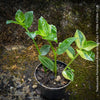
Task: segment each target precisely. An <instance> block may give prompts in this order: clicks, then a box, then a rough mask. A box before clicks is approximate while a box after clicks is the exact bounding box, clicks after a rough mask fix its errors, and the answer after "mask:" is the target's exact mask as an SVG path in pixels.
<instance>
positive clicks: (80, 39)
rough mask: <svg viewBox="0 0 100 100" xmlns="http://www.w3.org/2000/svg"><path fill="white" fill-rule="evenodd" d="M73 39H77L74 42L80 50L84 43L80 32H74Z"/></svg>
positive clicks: (84, 39) (83, 37)
mask: <svg viewBox="0 0 100 100" xmlns="http://www.w3.org/2000/svg"><path fill="white" fill-rule="evenodd" d="M75 37H76V38H77V40H75V42H76V45H77V46H78V48H80V49H82V48H83V44H84V42H85V41H86V38H85V35H84V34H83V33H82V32H81V31H79V30H76V32H75Z"/></svg>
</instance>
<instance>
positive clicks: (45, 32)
mask: <svg viewBox="0 0 100 100" xmlns="http://www.w3.org/2000/svg"><path fill="white" fill-rule="evenodd" d="M32 22H33V11H28V12H26V13H24V14H23V12H22V11H21V10H18V11H17V12H16V14H15V21H13V20H7V21H6V24H10V23H15V24H19V25H21V26H22V27H23V28H25V30H26V32H25V33H26V34H27V35H28V36H29V37H30V38H31V39H32V40H33V43H34V44H35V46H36V49H37V51H38V53H39V55H38V58H39V60H40V62H41V63H42V64H43V68H44V71H45V72H46V71H47V70H46V68H47V69H49V70H51V71H52V72H53V73H55V76H56V75H57V63H56V60H57V55H60V54H63V53H64V52H66V53H67V54H68V56H69V58H70V59H71V61H70V62H69V63H68V65H67V66H66V67H65V69H64V70H63V71H62V75H63V76H64V78H66V79H68V80H71V81H73V79H74V73H73V72H74V70H73V69H71V68H70V67H69V66H70V64H71V63H72V62H73V61H74V60H75V59H76V58H77V56H78V55H80V56H81V57H82V58H83V59H86V60H89V61H94V59H95V54H94V53H93V52H92V51H91V50H92V49H93V48H95V47H96V46H97V43H96V42H94V41H87V40H86V37H85V35H84V34H83V33H82V32H81V31H79V30H76V32H75V35H74V37H70V38H67V39H65V40H64V41H62V42H60V43H59V45H58V47H57V48H56V50H55V49H54V47H53V45H52V41H54V42H56V43H58V40H57V29H56V27H55V26H54V25H50V24H48V23H47V21H46V20H45V19H44V18H43V17H40V18H39V20H38V30H37V31H35V32H30V31H29V30H28V28H29V27H30V26H31V24H32ZM37 35H40V36H41V37H42V39H45V40H47V41H48V43H49V45H43V46H42V47H41V48H40V49H39V48H38V45H37V43H36V42H35V40H34V38H35V37H36V36H37ZM74 41H75V43H76V46H77V47H78V49H76V51H77V54H75V50H74V49H73V48H72V47H71V44H72V43H73V42H74ZM50 48H51V49H52V51H53V54H54V62H53V61H52V60H51V59H49V58H48V57H46V55H47V54H48V52H49V50H50Z"/></svg>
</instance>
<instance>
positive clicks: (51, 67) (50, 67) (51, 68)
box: [38, 55, 54, 72]
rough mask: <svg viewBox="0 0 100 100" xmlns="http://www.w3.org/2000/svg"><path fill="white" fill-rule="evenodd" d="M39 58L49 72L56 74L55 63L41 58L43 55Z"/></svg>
mask: <svg viewBox="0 0 100 100" xmlns="http://www.w3.org/2000/svg"><path fill="white" fill-rule="evenodd" d="M38 58H39V60H40V62H41V63H42V64H43V65H44V66H45V67H47V68H48V69H49V70H51V71H52V72H54V62H53V61H52V60H50V59H49V58H47V57H44V56H41V55H39V56H38Z"/></svg>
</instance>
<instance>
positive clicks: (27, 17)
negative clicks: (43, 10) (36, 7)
mask: <svg viewBox="0 0 100 100" xmlns="http://www.w3.org/2000/svg"><path fill="white" fill-rule="evenodd" d="M24 16H25V20H24V23H25V26H26V27H27V28H29V27H30V26H31V25H32V22H33V11H28V12H26V13H25V14H24Z"/></svg>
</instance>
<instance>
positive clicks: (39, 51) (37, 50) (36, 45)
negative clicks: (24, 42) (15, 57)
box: [33, 39, 41, 55]
mask: <svg viewBox="0 0 100 100" xmlns="http://www.w3.org/2000/svg"><path fill="white" fill-rule="evenodd" d="M33 43H34V44H35V47H36V49H37V51H38V53H39V55H41V52H40V50H39V48H38V45H37V43H36V42H35V40H34V39H33Z"/></svg>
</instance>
